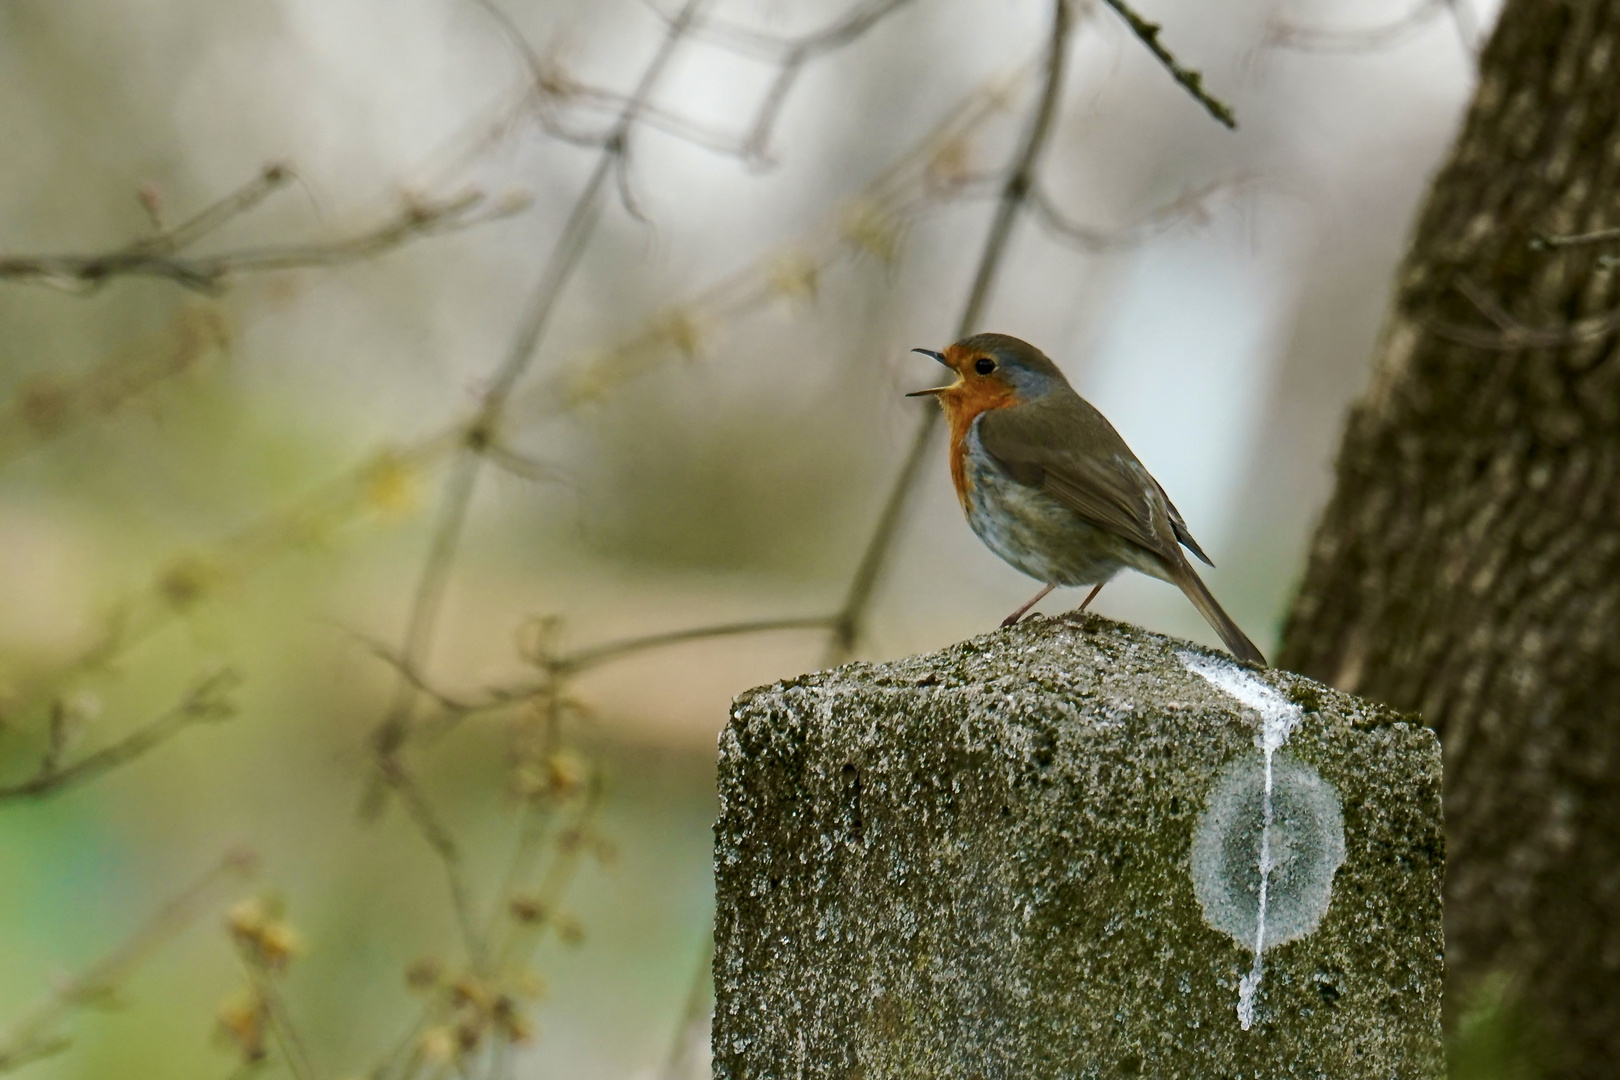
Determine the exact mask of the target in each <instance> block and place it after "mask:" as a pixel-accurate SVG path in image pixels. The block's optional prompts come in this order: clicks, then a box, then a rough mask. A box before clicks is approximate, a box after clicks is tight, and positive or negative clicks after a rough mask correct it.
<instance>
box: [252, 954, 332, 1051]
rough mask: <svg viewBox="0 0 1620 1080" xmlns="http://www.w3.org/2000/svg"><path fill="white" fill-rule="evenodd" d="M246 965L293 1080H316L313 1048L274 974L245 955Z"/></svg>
mask: <svg viewBox="0 0 1620 1080" xmlns="http://www.w3.org/2000/svg"><path fill="white" fill-rule="evenodd" d="M242 966H243V967H244V968H246V969H247V973H248V981H249V982H250V983H251V984H252V985H253V992H254V994H256V995H257V996H258V1000H260V1001H262V1002H263V1003H264V1008H265V1012H266V1013H267V1014H268V1016H269V1018H270V1029H271V1031H273V1032H274V1033H275V1036H276V1041H277V1042H278V1043H280V1044H281V1057H282V1060H283V1061H285V1062H286V1063H287V1071H288V1072H290V1073H292V1075H293V1080H315V1078H316V1072H315V1065H314V1062H313V1061H312V1060H311V1058H310V1056H309V1048H308V1046H307V1045H306V1044H305V1042H304V1039H303V1037H302V1036H300V1035H299V1034H298V1028H297V1027H296V1026H295V1025H294V1024H293V1019H292V1014H291V1013H290V1012H289V1011H288V1010H287V1002H286V1001H285V1000H284V999H283V998H282V996H281V988H280V987H278V986H277V985H276V982H275V980H274V979H273V978H271V973H270V972H269V971H266V970H265V968H264V966H263V965H262V964H259V963H256V962H255V961H254V960H253V959H252V958H250V957H246V956H244V957H243V962H242Z"/></svg>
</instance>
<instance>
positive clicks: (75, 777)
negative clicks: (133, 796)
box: [0, 669, 241, 802]
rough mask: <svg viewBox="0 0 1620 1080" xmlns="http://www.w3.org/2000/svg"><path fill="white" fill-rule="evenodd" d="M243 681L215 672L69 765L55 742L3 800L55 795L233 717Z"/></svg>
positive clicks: (0, 792) (2, 793) (0, 795)
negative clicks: (140, 723) (182, 734)
mask: <svg viewBox="0 0 1620 1080" xmlns="http://www.w3.org/2000/svg"><path fill="white" fill-rule="evenodd" d="M240 682H241V678H240V676H238V675H237V673H236V672H234V671H232V670H230V669H226V670H223V671H219V672H216V673H215V674H213V675H210V676H209V677H208V678H206V679H204V680H203V681H202V682H200V683H198V684H197V686H195V687H193V688H192V689H191V690H190V691H189V692H188V693H187V694H186V696H185V697H184V698H183V699H181V701H180V702H179V704H177V705H175V706H174V707H173V708H171V709H169V710H168V711H167V712H165V713H164V714H163V715H161V716H159V717H158V718H157V719H155V720H153V721H151V722H150V723H148V724H147V725H146V726H145V727H142V728H140V729H138V730H137V731H135V732H133V733H132V734H130V735H127V736H125V737H124V738H123V739H120V740H119V741H118V742H116V743H113V744H112V745H111V746H108V747H105V748H103V749H101V750H97V751H96V752H94V753H92V754H87V755H86V756H84V757H82V758H80V759H79V760H77V761H75V762H73V763H72V764H70V765H60V764H59V763H58V762H57V760H56V758H57V756H58V754H59V747H53V749H50V750H47V752H46V754H45V757H44V758H43V759H42V760H41V762H40V767H39V769H38V771H37V772H35V773H34V775H33V776H32V777H30V778H29V779H27V780H24V781H22V782H21V783H17V784H12V785H10V786H7V787H0V802H4V801H6V800H10V799H39V798H43V797H45V796H47V795H53V794H56V793H57V792H60V791H64V790H66V789H67V788H69V787H73V786H75V785H78V784H82V783H84V782H86V781H88V780H93V779H95V778H96V777H98V776H101V775H103V774H105V773H107V772H110V771H112V770H113V769H116V768H118V767H119V766H121V765H126V764H128V763H129V762H131V761H134V760H135V759H136V758H138V757H140V756H142V755H143V754H146V753H147V752H148V751H151V750H153V749H155V748H157V747H159V746H161V745H163V744H164V743H165V742H167V741H169V740H170V739H171V738H173V737H174V736H176V735H178V734H179V733H180V732H181V731H184V730H185V729H186V728H188V727H190V726H192V725H193V724H204V723H212V722H215V721H218V720H224V719H227V718H228V717H231V716H234V715H235V714H236V705H235V703H234V702H233V701H232V700H231V698H230V694H231V692H232V691H233V690H235V689H236V687H237V686H238V685H239V684H240Z"/></svg>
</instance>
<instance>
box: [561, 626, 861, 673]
mask: <svg viewBox="0 0 1620 1080" xmlns="http://www.w3.org/2000/svg"><path fill="white" fill-rule="evenodd" d="M837 618H838V616H837V615H806V616H803V617H800V618H788V619H758V620H754V621H751V622H736V623H723V624H721V625H719V626H699V627H693V628H691V629H688V630H672V631H670V632H668V633H665V634H648V635H646V636H645V637H634V638H626V639H625V640H623V641H610V642H607V643H605V644H602V645H594V646H591V647H590V648H588V649H581V650H580V651H578V652H575V653H570V654H567V655H564V656H562V657H559V658H558V659H557V660H556V661H554V662H553V663H552V664H551V665H550V666H551V668H552V670H553V671H556V672H558V673H561V674H570V675H572V674H576V673H578V672H581V671H584V670H586V669H588V668H593V667H596V666H597V665H599V664H606V663H610V662H612V661H615V660H622V659H624V658H625V657H627V656H633V655H635V654H636V653H642V652H647V651H648V650H651V649H665V648H668V647H670V646H671V645H683V644H685V643H686V642H689V641H704V640H707V639H710V638H719V637H742V636H745V635H748V634H763V633H772V632H776V631H781V630H826V629H828V628H830V627H831V626H833V625H834V623H835V622H836V621H837Z"/></svg>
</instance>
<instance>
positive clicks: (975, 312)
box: [830, 0, 1070, 659]
mask: <svg viewBox="0 0 1620 1080" xmlns="http://www.w3.org/2000/svg"><path fill="white" fill-rule="evenodd" d="M1069 25H1070V24H1069V5H1068V2H1067V0H1054V2H1053V4H1052V30H1051V40H1050V45H1049V46H1048V51H1047V57H1046V78H1045V81H1044V84H1043V86H1042V89H1041V94H1040V97H1039V98H1038V99H1037V101H1036V105H1035V110H1034V112H1033V113H1032V114H1031V116H1030V119H1029V124H1028V126H1027V127H1026V128H1025V131H1024V137H1023V141H1022V143H1021V145H1020V147H1019V149H1018V153H1017V156H1016V157H1015V159H1014V164H1013V167H1012V170H1011V171H1010V173H1009V174H1008V177H1007V181H1006V183H1005V184H1004V185H1003V186H1002V189H1001V199H1000V201H999V202H998V204H997V206H996V213H995V217H994V218H993V219H992V220H991V222H990V231H989V232H988V233H987V234H986V236H985V242H984V248H983V250H982V251H981V252H980V255H979V264H978V269H977V271H976V272H975V273H974V276H973V287H972V289H971V290H970V291H969V293H968V298H967V302H966V304H964V305H963V308H962V314H961V318H960V319H958V320H957V328H956V337H958V338H960V337H963V336H965V335H967V334H969V333H971V332H972V331H973V329H974V328H975V327H976V326H977V325H978V323H979V320H980V318H981V317H982V316H983V314H984V308H985V306H986V304H987V303H988V302H989V299H990V293H991V289H992V288H993V287H994V285H995V280H996V274H997V272H998V271H999V270H1000V268H1001V260H1002V256H1003V255H1004V254H1005V253H1006V250H1007V244H1008V242H1009V241H1010V240H1011V239H1012V230H1013V225H1014V224H1015V223H1016V221H1017V219H1018V215H1019V212H1020V211H1021V210H1022V209H1023V208H1024V207H1025V206H1026V205H1027V204H1028V202H1029V200H1030V195H1031V192H1032V191H1033V190H1034V186H1035V169H1036V166H1037V165H1038V164H1039V163H1040V157H1041V151H1042V150H1044V149H1045V147H1046V141H1047V137H1048V136H1049V135H1050V134H1051V130H1052V123H1053V121H1054V120H1055V119H1056V117H1057V111H1058V102H1059V101H1060V100H1061V98H1062V93H1063V69H1064V61H1065V58H1066V55H1067V51H1068V43H1069ZM938 426H939V410H938V409H927V410H925V411H924V413H923V417H922V420H921V421H920V422H919V423H918V425H917V431H916V434H914V435H913V436H912V439H911V446H910V449H908V450H907V452H906V457H905V461H904V463H903V464H902V465H901V466H900V475H899V476H898V477H897V478H896V480H895V483H894V487H892V488H891V489H890V491H889V497H888V498H887V499H886V500H885V501H884V504H883V509H882V511H881V512H880V513H879V514H878V521H877V527H876V528H875V529H874V530H873V533H872V536H871V539H870V540H868V542H867V545H866V549H865V551H863V552H862V554H861V559H860V562H859V563H858V564H857V565H856V568H855V574H854V576H853V578H852V579H851V581H850V586H849V590H848V592H847V593H846V594H845V596H844V602H843V604H842V606H841V607H840V608H839V613H838V619H837V622H836V623H835V624H834V626H833V636H832V643H831V650H830V653H831V656H832V657H833V658H834V659H841V658H843V657H847V656H848V655H849V654H850V653H851V652H852V651H853V650H854V648H855V644H856V642H857V641H858V640H859V638H860V635H861V632H862V630H863V629H864V624H865V619H866V613H867V608H868V606H869V605H870V603H871V599H872V594H873V591H874V590H875V589H876V587H877V583H878V578H879V576H880V575H881V574H882V572H883V569H884V566H885V565H886V564H887V561H888V556H889V550H890V549H891V548H892V547H893V546H894V537H895V533H896V532H897V531H898V529H899V527H900V521H901V519H902V517H903V515H904V511H905V508H906V504H907V503H908V502H909V500H910V496H911V492H912V489H913V488H915V487H916V480H917V477H918V475H919V474H920V473H921V472H922V464H923V457H924V455H925V454H926V453H927V452H928V448H929V445H930V444H931V443H932V441H933V437H934V432H935V430H936V429H937V428H938Z"/></svg>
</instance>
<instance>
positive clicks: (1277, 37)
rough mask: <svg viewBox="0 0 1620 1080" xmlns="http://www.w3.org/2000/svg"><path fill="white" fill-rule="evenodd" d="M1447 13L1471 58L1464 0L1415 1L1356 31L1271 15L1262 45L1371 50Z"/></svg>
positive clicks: (1472, 51) (1397, 40) (1471, 42)
mask: <svg viewBox="0 0 1620 1080" xmlns="http://www.w3.org/2000/svg"><path fill="white" fill-rule="evenodd" d="M1448 12H1449V13H1450V14H1451V15H1452V17H1453V19H1454V20H1455V21H1456V24H1457V28H1458V34H1459V36H1460V37H1461V39H1462V43H1463V47H1464V49H1465V50H1466V51H1467V52H1468V54H1469V56H1470V58H1472V57H1473V56H1474V54H1475V52H1476V51H1477V49H1478V46H1477V43H1476V32H1473V31H1471V30H1470V29H1469V26H1468V25H1465V24H1469V23H1470V22H1471V14H1472V13H1471V10H1470V9H1468V8H1467V6H1466V0H1418V3H1417V4H1416V5H1415V6H1413V8H1412V9H1411V10H1410V11H1408V12H1407V13H1406V14H1405V15H1402V16H1401V17H1400V18H1398V19H1395V20H1393V21H1391V22H1387V23H1383V24H1381V25H1378V26H1367V27H1362V28H1360V29H1355V30H1326V29H1321V28H1319V27H1310V26H1299V25H1297V24H1295V23H1291V22H1288V21H1287V20H1284V19H1276V18H1274V19H1272V20H1271V21H1270V22H1269V23H1268V24H1267V25H1266V36H1265V41H1264V43H1263V44H1264V46H1265V47H1270V48H1279V49H1293V50H1297V51H1300V52H1343V53H1347V52H1372V51H1375V50H1377V49H1387V48H1390V47H1391V46H1394V45H1398V44H1400V43H1401V42H1402V41H1405V40H1406V39H1407V38H1409V37H1411V36H1412V35H1414V34H1416V33H1418V32H1419V31H1420V30H1422V29H1423V28H1424V27H1426V26H1428V25H1429V23H1431V22H1433V21H1434V20H1435V19H1436V18H1437V17H1439V16H1441V15H1444V14H1446V13H1448Z"/></svg>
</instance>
